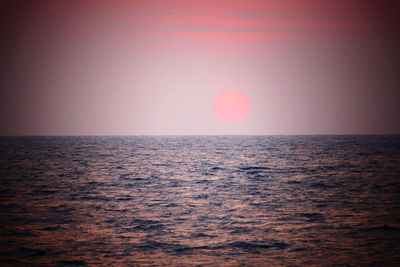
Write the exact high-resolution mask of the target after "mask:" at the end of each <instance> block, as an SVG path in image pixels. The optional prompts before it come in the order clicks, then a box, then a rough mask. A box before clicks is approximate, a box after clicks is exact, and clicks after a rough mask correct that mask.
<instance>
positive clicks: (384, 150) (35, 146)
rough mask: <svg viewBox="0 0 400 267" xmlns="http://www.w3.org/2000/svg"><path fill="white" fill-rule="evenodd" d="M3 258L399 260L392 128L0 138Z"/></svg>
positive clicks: (12, 262)
mask: <svg viewBox="0 0 400 267" xmlns="http://www.w3.org/2000/svg"><path fill="white" fill-rule="evenodd" d="M0 266H400V136H399V135H343V136H338V135H321V136H318V135H315V136H314V135H304V136H300V135H298V136H235V135H233V136H69V137H67V136H65V137H62V136H58V137H56V136H54V137H50V136H47V137H28V136H25V137H0Z"/></svg>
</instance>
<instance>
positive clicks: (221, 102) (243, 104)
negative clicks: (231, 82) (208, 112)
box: [212, 90, 251, 122]
mask: <svg viewBox="0 0 400 267" xmlns="http://www.w3.org/2000/svg"><path fill="white" fill-rule="evenodd" d="M212 110H213V113H214V115H215V116H216V117H217V118H218V119H219V120H221V121H226V122H236V121H241V120H244V119H246V118H247V117H248V116H249V114H250V110H251V103H250V99H249V98H248V96H247V95H245V94H244V93H242V92H240V91H235V90H230V91H224V92H222V93H220V94H219V95H217V96H216V97H215V99H214V102H213V106H212Z"/></svg>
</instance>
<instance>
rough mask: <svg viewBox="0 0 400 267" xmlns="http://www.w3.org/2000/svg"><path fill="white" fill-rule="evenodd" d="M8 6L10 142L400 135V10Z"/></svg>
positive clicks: (5, 106) (5, 86)
mask: <svg viewBox="0 0 400 267" xmlns="http://www.w3.org/2000/svg"><path fill="white" fill-rule="evenodd" d="M2 3H3V2H2ZM2 5H3V6H2V7H1V10H2V12H1V14H0V15H1V17H2V21H1V29H2V35H3V37H5V38H2V39H4V40H3V41H2V44H1V57H2V61H1V62H2V64H1V76H2V77H1V91H0V97H1V98H0V123H1V124H0V126H1V127H0V134H1V135H80V134H87V135H91V134H381V133H391V134H393V133H396V134H400V116H399V115H400V103H399V102H400V101H399V100H400V92H399V91H400V88H399V87H400V74H399V73H400V71H399V70H400V56H399V52H398V50H399V49H400V42H399V40H400V38H399V36H400V34H399V27H398V26H399V23H398V22H399V21H398V18H399V17H400V4H399V1H395V0H393V1H366V0H359V1H354V0H335V1H333V0H332V1H330V0H311V1H302V0H279V1H278V0H276V1H272V0H264V1H261V0H246V1H245V0H243V1H240V0H233V1H227V0H218V1H207V0H205V1H194V0H191V1H189V0H187V1H179V0H158V1H153V0H143V1H137V0H133V1H123V0H113V1H111V0H109V1H96V0H79V1H78V0H76V1H72V0H70V1H40V0H39V1H9V4H8V5H6V4H2ZM225 90H239V91H241V92H243V93H245V94H246V95H247V96H248V97H249V98H250V100H251V103H252V108H251V110H252V111H251V114H250V116H249V117H248V119H246V120H244V121H241V122H235V123H227V122H221V121H219V120H218V119H217V118H216V117H215V116H214V115H213V113H212V101H213V99H214V97H215V96H216V95H217V94H218V93H220V92H222V91H225Z"/></svg>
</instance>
